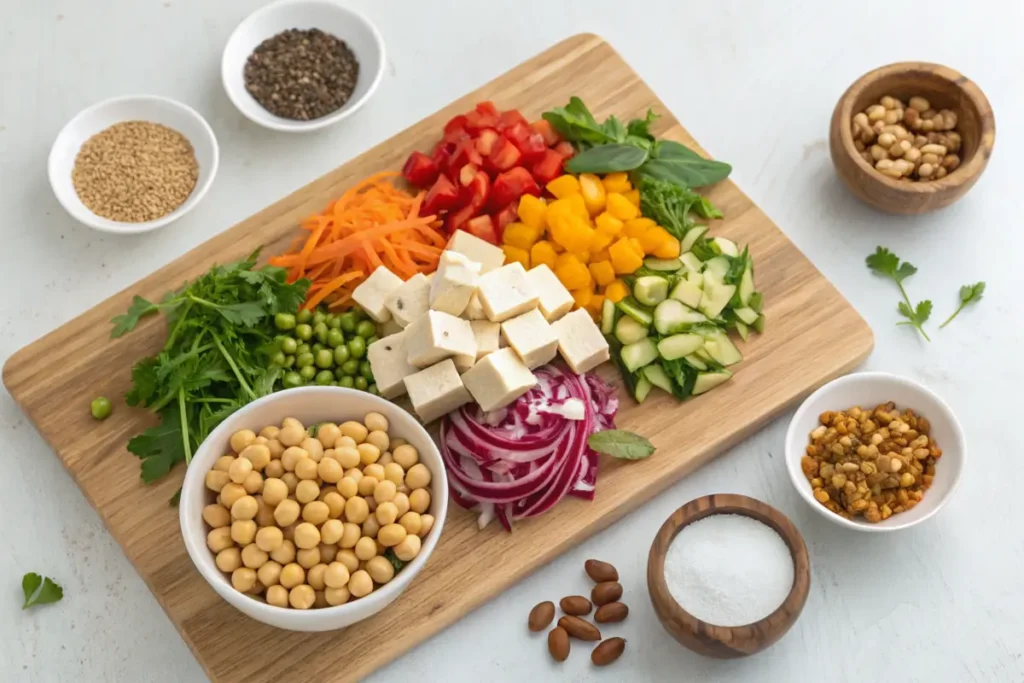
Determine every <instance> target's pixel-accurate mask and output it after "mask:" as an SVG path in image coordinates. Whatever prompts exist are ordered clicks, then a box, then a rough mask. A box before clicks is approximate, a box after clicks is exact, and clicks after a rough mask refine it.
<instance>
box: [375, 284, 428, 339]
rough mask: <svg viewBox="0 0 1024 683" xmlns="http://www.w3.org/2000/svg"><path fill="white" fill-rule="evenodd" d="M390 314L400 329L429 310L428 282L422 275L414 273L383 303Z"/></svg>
mask: <svg viewBox="0 0 1024 683" xmlns="http://www.w3.org/2000/svg"><path fill="white" fill-rule="evenodd" d="M384 305H385V306H387V308H388V310H389V311H390V312H391V319H392V320H394V321H395V322H396V323H398V324H399V325H401V326H402V327H407V326H408V325H409V323H411V322H412V321H413V320H416V318H419V317H420V316H421V315H423V314H424V313H426V312H427V311H429V310H430V280H428V279H427V276H426V275H424V274H423V273H416V274H415V275H413V276H412V277H411V278H409V279H408V280H406V281H405V282H403V283H402V286H401V287H399V288H398V289H396V290H395V291H394V292H392V293H391V296H389V297H388V300H387V301H386V302H384Z"/></svg>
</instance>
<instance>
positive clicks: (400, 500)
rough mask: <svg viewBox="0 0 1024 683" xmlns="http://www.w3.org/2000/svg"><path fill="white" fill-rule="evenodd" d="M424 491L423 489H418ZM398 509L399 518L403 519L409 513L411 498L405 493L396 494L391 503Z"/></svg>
mask: <svg viewBox="0 0 1024 683" xmlns="http://www.w3.org/2000/svg"><path fill="white" fill-rule="evenodd" d="M416 490H417V491H422V490H423V489H416ZM391 502H392V503H394V504H395V507H396V508H398V516H399V517H401V516H402V515H404V514H405V513H406V512H408V511H409V496H407V495H405V494H404V493H396V494H395V497H394V499H393V500H392V501H391Z"/></svg>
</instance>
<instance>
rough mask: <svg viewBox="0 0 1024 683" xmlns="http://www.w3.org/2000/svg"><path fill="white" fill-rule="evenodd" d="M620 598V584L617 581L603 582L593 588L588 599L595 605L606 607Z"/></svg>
mask: <svg viewBox="0 0 1024 683" xmlns="http://www.w3.org/2000/svg"><path fill="white" fill-rule="evenodd" d="M621 597H622V584H621V583H619V582H618V581H604V582H602V583H599V584H597V585H596V586H594V590H592V591H591V592H590V599H591V600H593V601H594V604H595V605H607V604H608V603H609V602H615V601H617V600H618V599H619V598H621Z"/></svg>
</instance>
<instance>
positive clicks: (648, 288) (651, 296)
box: [633, 275, 668, 306]
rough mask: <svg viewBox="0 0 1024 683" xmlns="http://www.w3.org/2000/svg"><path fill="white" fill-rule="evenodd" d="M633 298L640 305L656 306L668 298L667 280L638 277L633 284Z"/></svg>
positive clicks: (654, 277)
mask: <svg viewBox="0 0 1024 683" xmlns="http://www.w3.org/2000/svg"><path fill="white" fill-rule="evenodd" d="M633 296H634V297H635V298H636V300H637V301H639V302H640V303H642V304H646V305H647V306H657V305H658V304H660V303H661V302H662V301H664V300H665V299H667V298H668V280H666V279H665V278H663V277H661V276H658V275H645V276H643V277H638V278H637V279H636V282H634V283H633Z"/></svg>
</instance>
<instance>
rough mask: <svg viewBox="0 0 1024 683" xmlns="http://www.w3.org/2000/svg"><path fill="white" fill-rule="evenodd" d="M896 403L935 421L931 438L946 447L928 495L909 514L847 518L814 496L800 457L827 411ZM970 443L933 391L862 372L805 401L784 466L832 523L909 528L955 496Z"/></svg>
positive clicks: (789, 433) (802, 492)
mask: <svg viewBox="0 0 1024 683" xmlns="http://www.w3.org/2000/svg"><path fill="white" fill-rule="evenodd" d="M887 401H893V402H894V403H896V406H897V408H899V409H900V410H901V411H902V410H906V409H908V408H909V409H911V410H913V411H914V412H915V413H917V414H918V415H921V416H923V417H926V418H928V421H929V422H931V437H932V438H933V439H935V442H936V443H937V444H938V445H939V447H940V448H941V449H942V457H941V458H939V460H938V461H937V463H936V465H935V480H934V481H933V482H932V485H931V487H930V488H929V489H928V490H927V491H925V493H924V498H923V499H922V500H921V502H920V503H918V504H917V505H916V506H914V508H913V509H911V510H908V511H906V512H900V513H898V514H895V515H893V516H891V517H890V518H889V519H887V520H884V521H882V522H878V523H875V524H872V523H870V522H866V521H864V520H862V519H860V518H859V517H855V518H854V519H853V520H848V519H845V518H843V517H840V516H839V515H837V514H835V513H834V512H832V511H830V510H828V509H827V508H826V507H825V506H823V505H822V504H821V503H819V502H818V501H816V500H815V499H814V496H813V495H812V493H811V485H810V483H809V482H808V481H807V477H805V476H804V473H803V470H801V469H800V459H801V458H802V457H803V456H804V454H805V453H806V450H807V444H808V438H809V435H810V433H811V431H812V430H813V429H814V428H815V427H817V426H818V424H819V423H818V416H819V415H821V413H823V412H825V411H826V410H846V409H847V408H852V407H853V406H861V407H862V408H866V409H867V408H874V407H875V406H876V405H879V404H881V403H886V402H887ZM966 457H967V444H966V441H965V438H964V432H963V429H962V428H961V427H960V423H959V422H958V421H957V419H956V416H955V415H954V414H953V411H952V410H950V408H949V406H948V405H947V404H946V402H945V401H943V400H942V399H941V398H939V397H938V395H936V394H935V393H934V392H933V391H931V390H930V389H928V388H926V387H924V386H922V385H921V384H918V383H917V382H914V381H913V380H909V379H906V378H905V377H898V376H896V375H891V374H889V373H886V372H858V373H854V374H850V375H846V376H845V377H840V378H839V379H835V380H832V381H831V382H829V383H828V384H826V385H825V386H823V387H821V388H820V389H818V390H817V391H815V392H814V393H813V394H811V395H810V396H809V397H807V400H805V401H804V402H803V404H802V405H801V406H800V408H799V409H797V411H796V415H794V416H793V420H792V421H791V422H790V423H789V430H788V431H787V432H786V467H787V468H788V469H789V478H790V479H791V480H792V482H793V486H795V487H796V490H797V493H799V494H800V497H801V498H803V499H804V500H805V501H807V504H808V505H810V506H811V508H813V509H814V510H815V511H816V512H818V513H819V514H820V515H822V516H823V517H825V518H826V519H828V520H829V521H831V522H834V523H836V524H839V525H840V526H844V527H847V528H849V529H856V530H857V531H869V532H885V531H896V530H897V529H907V528H909V527H912V526H914V525H915V524H919V523H921V522H923V521H924V520H926V519H928V518H929V517H932V516H933V515H934V514H935V513H937V512H938V511H939V510H940V509H941V508H942V506H943V505H945V504H946V503H947V502H949V499H950V498H952V497H953V494H954V493H955V492H956V489H957V487H958V486H959V485H960V479H961V478H962V477H963V471H964V460H965V458H966Z"/></svg>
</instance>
